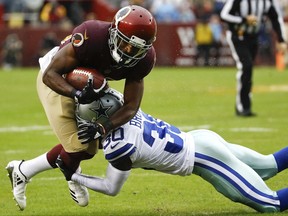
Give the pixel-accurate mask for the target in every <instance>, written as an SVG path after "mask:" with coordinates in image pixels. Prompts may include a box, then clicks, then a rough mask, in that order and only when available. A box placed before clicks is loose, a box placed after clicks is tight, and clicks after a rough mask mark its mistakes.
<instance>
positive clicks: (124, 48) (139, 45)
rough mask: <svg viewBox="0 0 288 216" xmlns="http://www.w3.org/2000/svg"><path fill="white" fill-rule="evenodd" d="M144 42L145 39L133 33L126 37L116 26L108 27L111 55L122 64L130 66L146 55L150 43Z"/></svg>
mask: <svg viewBox="0 0 288 216" xmlns="http://www.w3.org/2000/svg"><path fill="white" fill-rule="evenodd" d="M111 43H112V44H111ZM145 43H146V41H145V40H142V39H141V38H138V37H137V36H134V35H133V36H132V37H131V38H128V37H126V36H125V35H123V34H122V33H121V32H120V31H119V30H117V29H116V28H111V29H110V43H109V45H110V49H111V55H112V57H113V59H114V60H115V61H116V62H117V63H122V64H123V66H126V67H132V66H134V65H135V64H136V63H137V62H138V61H139V60H140V59H142V58H144V57H145V56H146V54H147V52H148V50H149V49H150V48H151V46H152V44H150V45H146V44H145Z"/></svg>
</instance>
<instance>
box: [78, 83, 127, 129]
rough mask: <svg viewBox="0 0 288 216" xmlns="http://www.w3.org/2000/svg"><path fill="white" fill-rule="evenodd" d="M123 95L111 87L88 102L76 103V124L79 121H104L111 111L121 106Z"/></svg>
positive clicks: (113, 111)
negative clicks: (97, 97)
mask: <svg viewBox="0 0 288 216" xmlns="http://www.w3.org/2000/svg"><path fill="white" fill-rule="evenodd" d="M123 103H124V99H123V95H122V94H121V93H120V92H119V91H117V90H115V89H112V88H109V89H108V90H106V91H105V94H104V95H103V96H102V97H100V98H99V99H98V100H95V101H93V102H92V103H90V104H77V105H76V110H75V115H76V120H77V124H79V123H81V122H87V121H88V122H93V123H94V122H96V121H97V122H99V123H103V122H105V121H106V120H107V119H108V118H109V117H110V116H111V115H112V114H113V113H115V112H116V111H117V110H118V109H119V108H120V107H122V106H123Z"/></svg>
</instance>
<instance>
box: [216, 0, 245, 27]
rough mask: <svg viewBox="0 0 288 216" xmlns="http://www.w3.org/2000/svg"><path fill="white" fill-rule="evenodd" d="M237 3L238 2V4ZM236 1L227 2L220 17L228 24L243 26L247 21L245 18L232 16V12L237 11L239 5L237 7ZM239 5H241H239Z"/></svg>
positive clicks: (228, 0) (229, 0)
mask: <svg viewBox="0 0 288 216" xmlns="http://www.w3.org/2000/svg"><path fill="white" fill-rule="evenodd" d="M236 3H237V2H236ZM236 3H235V0H227V1H226V3H225V5H224V7H223V9H222V11H221V13H220V17H221V19H222V20H224V21H226V22H228V23H234V24H241V23H243V22H244V21H245V19H244V18H242V17H241V16H236V15H233V14H231V11H233V10H235V9H236V7H238V5H236ZM237 4H239V3H237Z"/></svg>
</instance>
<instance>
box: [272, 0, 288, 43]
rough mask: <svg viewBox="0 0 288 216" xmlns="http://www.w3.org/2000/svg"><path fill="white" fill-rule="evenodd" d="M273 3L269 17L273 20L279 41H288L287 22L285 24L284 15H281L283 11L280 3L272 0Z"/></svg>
mask: <svg viewBox="0 0 288 216" xmlns="http://www.w3.org/2000/svg"><path fill="white" fill-rule="evenodd" d="M272 2H273V4H272V6H271V8H270V9H269V11H268V14H267V15H268V17H269V18H270V20H271V23H272V26H273V29H274V31H275V32H276V34H277V39H278V41H279V42H287V38H286V35H285V34H286V33H285V24H284V20H283V17H282V15H281V11H280V8H279V5H278V4H277V3H276V2H275V1H272Z"/></svg>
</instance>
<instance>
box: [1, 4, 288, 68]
mask: <svg viewBox="0 0 288 216" xmlns="http://www.w3.org/2000/svg"><path fill="white" fill-rule="evenodd" d="M278 1H279V2H280V3H281V10H282V13H283V16H284V17H285V20H286V21H287V20H288V4H287V0H278ZM224 2H225V0H62V1H60V0H59V1H57V0H0V17H2V19H0V25H1V26H6V27H8V28H23V27H26V26H30V27H39V28H49V27H51V26H57V27H60V28H61V29H72V28H73V27H75V26H77V25H79V24H80V23H81V22H83V21H85V20H90V19H99V20H106V21H111V20H112V18H113V16H114V14H115V12H116V11H117V10H118V9H119V8H121V7H123V6H126V5H129V4H136V5H141V6H143V7H145V8H147V9H148V10H150V11H151V13H152V14H153V15H154V17H155V19H156V20H157V23H158V24H160V23H195V40H196V44H197V46H198V53H199V55H201V56H202V57H203V61H204V62H203V64H204V65H205V64H208V58H209V55H210V54H211V50H212V52H213V50H214V52H216V53H214V55H216V56H217V50H218V47H219V46H220V45H221V44H223V43H225V37H224V35H223V32H224V30H223V25H222V24H221V20H220V18H219V13H220V11H221V9H222V7H223V4H224ZM270 29H271V25H270V26H269V25H265V27H264V28H263V31H262V32H263V35H262V36H261V37H260V39H261V40H263V47H264V48H265V44H267V46H268V48H269V43H270V41H269V37H268V36H267V35H266V34H265V32H269V31H270ZM58 40H59V39H57V37H56V35H55V34H53V33H51V34H49V35H47V36H46V37H45V38H43V41H42V45H41V46H42V49H41V50H40V51H39V55H42V54H43V53H45V52H46V51H47V50H49V49H50V47H51V46H54V45H55V44H57V43H58ZM21 48H22V44H21V41H20V40H19V39H18V38H17V35H16V34H12V35H8V36H7V38H6V40H5V41H4V43H3V44H2V55H5V57H4V60H3V61H4V65H5V64H6V66H7V67H9V65H12V66H13V65H20V63H19V62H21V55H20V54H21ZM19 53H20V54H19ZM5 62H6V63H5ZM215 64H217V63H215Z"/></svg>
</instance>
